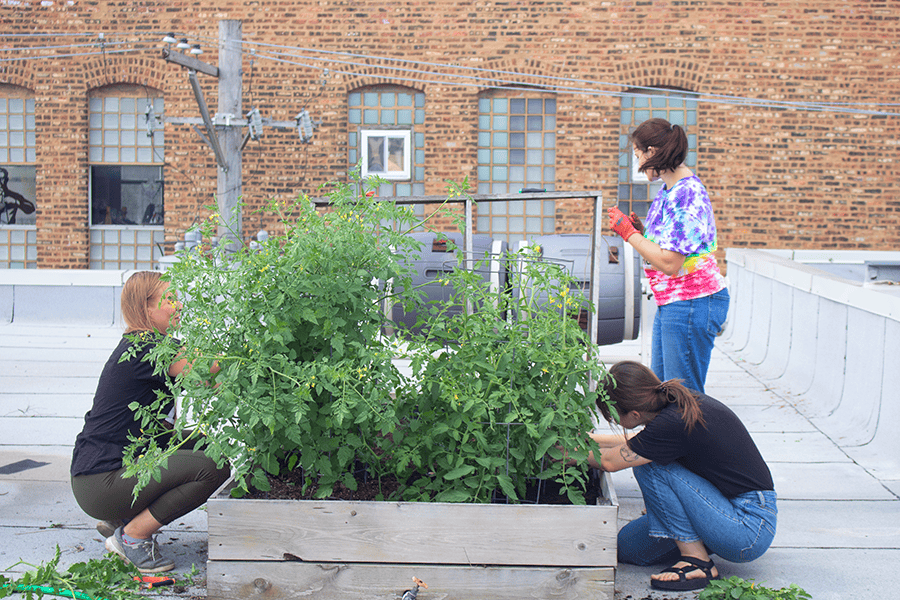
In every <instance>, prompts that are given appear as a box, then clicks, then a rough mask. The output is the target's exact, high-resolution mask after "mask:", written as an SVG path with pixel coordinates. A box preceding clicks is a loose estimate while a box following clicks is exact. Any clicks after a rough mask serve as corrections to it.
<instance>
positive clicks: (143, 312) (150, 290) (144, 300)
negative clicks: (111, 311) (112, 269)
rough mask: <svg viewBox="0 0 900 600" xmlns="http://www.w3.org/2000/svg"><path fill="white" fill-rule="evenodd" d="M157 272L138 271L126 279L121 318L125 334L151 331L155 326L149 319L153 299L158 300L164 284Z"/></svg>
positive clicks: (160, 274)
mask: <svg viewBox="0 0 900 600" xmlns="http://www.w3.org/2000/svg"><path fill="white" fill-rule="evenodd" d="M161 276H162V273H160V272H159V271H138V272H137V273H135V274H134V275H132V276H131V277H129V278H128V281H126V282H125V286H124V287H123V288H122V318H123V319H125V325H126V328H125V333H132V332H134V331H153V330H154V329H155V326H154V325H153V320H152V319H151V318H150V309H151V308H152V302H153V299H154V298H159V297H161V295H162V292H163V290H164V289H165V285H166V282H164V281H162V280H161V279H160V277H161Z"/></svg>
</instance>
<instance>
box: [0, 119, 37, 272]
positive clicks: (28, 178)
mask: <svg viewBox="0 0 900 600" xmlns="http://www.w3.org/2000/svg"><path fill="white" fill-rule="evenodd" d="M10 104H12V103H10ZM20 151H21V150H20ZM23 158H24V157H23ZM4 162H5V161H4ZM19 162H23V161H19ZM2 168H3V171H0V178H2V180H3V185H4V188H5V190H4V192H5V197H4V198H3V203H2V204H0V225H34V224H35V223H36V221H37V208H38V204H37V179H36V175H37V169H36V167H34V166H33V165H10V164H4V165H3V166H2ZM24 244H25V240H24V239H23V240H22V250H23V252H24ZM23 258H24V254H23Z"/></svg>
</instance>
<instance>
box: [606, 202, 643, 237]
mask: <svg viewBox="0 0 900 600" xmlns="http://www.w3.org/2000/svg"><path fill="white" fill-rule="evenodd" d="M606 212H607V214H609V226H610V227H611V228H612V230H613V231H615V232H616V233H618V234H619V235H621V236H622V239H623V240H625V241H626V242H627V241H628V238H630V237H631V236H633V235H634V234H636V233H638V230H637V229H635V228H634V224H633V223H632V222H631V219H629V218H628V217H627V216H625V213H623V212H622V211H621V210H619V208H618V207H617V206H611V207H610V208H609V209H608V210H607V211H606Z"/></svg>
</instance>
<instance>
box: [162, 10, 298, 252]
mask: <svg viewBox="0 0 900 600" xmlns="http://www.w3.org/2000/svg"><path fill="white" fill-rule="evenodd" d="M242 36H243V24H242V23H241V21H236V20H224V21H220V22H219V66H218V68H217V67H214V66H212V65H210V64H207V63H205V62H203V61H200V60H198V59H196V58H195V57H193V56H190V55H187V54H182V53H181V52H176V51H174V50H172V49H171V48H166V49H164V50H163V58H164V59H165V60H166V61H168V62H173V63H175V64H178V65H181V66H182V67H184V68H186V69H188V78H189V79H190V82H191V87H192V88H193V90H194V97H195V99H196V100H197V106H198V108H199V109H200V118H199V119H198V118H196V117H166V118H165V122H166V123H175V124H185V125H193V126H194V129H195V130H196V131H197V134H198V135H199V136H200V137H201V139H203V141H204V142H206V143H207V145H209V147H210V148H211V149H212V151H213V154H215V157H216V164H217V166H218V170H217V178H216V180H217V190H216V192H217V193H216V196H217V197H216V202H217V207H218V209H219V227H218V230H217V232H216V233H217V236H218V238H219V244H220V245H225V246H227V249H229V250H231V251H235V250H237V249H238V248H240V246H241V244H242V243H243V237H242V235H241V230H242V214H241V207H240V199H241V196H242V195H243V184H242V180H241V167H242V164H241V152H242V151H243V149H244V146H245V145H246V143H247V140H249V139H250V137H251V135H252V128H251V131H250V132H248V133H247V135H246V136H244V135H242V133H241V128H242V127H244V126H249V124H250V122H249V121H248V120H247V119H246V118H244V114H243V109H242V107H241V95H242V92H243V90H242V70H241V64H242V56H243V52H242V48H241V44H242ZM198 72H200V73H203V74H205V75H210V76H212V77H215V78H217V79H218V80H219V87H218V96H219V110H218V111H217V112H216V114H215V116H214V117H210V114H209V107H208V106H207V105H206V100H205V99H204V97H203V90H202V89H201V88H200V81H199V80H198V78H197V73H198ZM252 112H253V111H252ZM255 113H256V117H257V118H259V111H255ZM301 117H304V118H301ZM258 123H259V125H260V127H259V130H257V132H256V136H257V137H253V139H257V138H258V136H260V135H261V133H260V132H261V128H262V127H261V126H262V125H268V126H269V127H276V128H280V129H296V130H297V131H298V133H299V134H300V138H301V141H302V142H304V143H307V142H308V141H309V138H310V137H311V135H312V125H311V124H310V122H309V117H308V115H307V113H306V111H305V110H304V111H302V112H301V113H300V114H298V115H297V116H296V117H295V118H294V120H293V121H272V120H270V119H262V118H260V119H259V121H258ZM201 124H202V125H204V126H205V128H206V135H204V134H203V132H201V131H200V129H198V128H197V125H201Z"/></svg>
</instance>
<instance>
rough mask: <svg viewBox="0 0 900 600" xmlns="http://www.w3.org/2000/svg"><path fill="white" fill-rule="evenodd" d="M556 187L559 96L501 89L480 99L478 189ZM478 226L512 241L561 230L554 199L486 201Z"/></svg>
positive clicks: (482, 191)
mask: <svg viewBox="0 0 900 600" xmlns="http://www.w3.org/2000/svg"><path fill="white" fill-rule="evenodd" d="M555 189H556V98H555V97H550V96H548V95H546V94H544V95H537V94H528V93H525V92H523V93H521V94H514V95H513V96H510V95H501V94H499V93H498V94H495V95H491V96H485V97H482V98H480V99H479V101H478V193H479V194H509V193H515V192H519V191H522V190H535V191H539V190H540V191H548V192H549V191H554V190H555ZM477 210H478V217H477V221H476V225H475V226H476V230H477V231H478V232H480V233H490V234H491V235H494V236H495V237H499V238H505V239H506V240H507V241H509V242H510V243H513V242H516V241H518V240H522V239H525V238H527V237H528V236H529V235H544V234H552V233H555V231H556V221H555V214H556V203H555V202H554V201H552V200H536V199H530V200H523V201H502V202H490V203H487V202H483V203H480V204H479V205H478V208H477Z"/></svg>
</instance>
